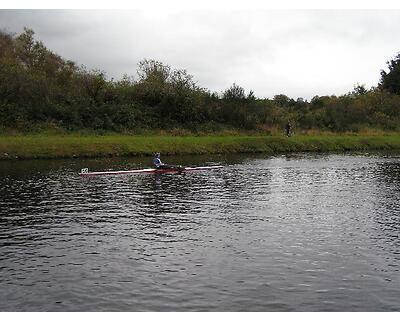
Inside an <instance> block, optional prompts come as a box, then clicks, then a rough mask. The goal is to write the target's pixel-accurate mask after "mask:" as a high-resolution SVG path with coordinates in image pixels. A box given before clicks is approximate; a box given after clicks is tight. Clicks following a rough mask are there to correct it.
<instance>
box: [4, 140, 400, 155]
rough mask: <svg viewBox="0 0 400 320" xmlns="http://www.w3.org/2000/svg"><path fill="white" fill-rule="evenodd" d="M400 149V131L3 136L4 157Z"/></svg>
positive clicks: (272, 153)
mask: <svg viewBox="0 0 400 320" xmlns="http://www.w3.org/2000/svg"><path fill="white" fill-rule="evenodd" d="M373 150H376V151H379V150H400V134H399V135H386V136H384V135H380V136H361V135H360V136H357V135H313V136H311V135H310V136H306V135H303V136H302V135H299V136H293V137H289V138H288V137H284V136H128V135H105V136H95V135H85V136H80V135H26V136H0V160H12V159H66V158H99V157H129V156H150V155H152V154H153V153H154V152H156V151H158V152H161V154H163V155H188V154H218V153H265V154H271V155H274V154H277V153H291V152H335V151H337V152H343V151H373Z"/></svg>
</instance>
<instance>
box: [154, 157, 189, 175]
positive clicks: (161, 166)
mask: <svg viewBox="0 0 400 320" xmlns="http://www.w3.org/2000/svg"><path fill="white" fill-rule="evenodd" d="M153 164H154V166H155V167H156V169H176V170H178V171H179V172H181V171H182V170H183V167H182V166H176V165H171V164H165V163H162V161H161V159H160V153H159V152H156V153H155V154H154V158H153Z"/></svg>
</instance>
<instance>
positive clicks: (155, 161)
mask: <svg viewBox="0 0 400 320" xmlns="http://www.w3.org/2000/svg"><path fill="white" fill-rule="evenodd" d="M153 164H154V166H155V167H156V168H157V169H158V168H160V166H162V165H163V163H162V162H161V159H160V153H159V152H156V153H155V154H154V158H153Z"/></svg>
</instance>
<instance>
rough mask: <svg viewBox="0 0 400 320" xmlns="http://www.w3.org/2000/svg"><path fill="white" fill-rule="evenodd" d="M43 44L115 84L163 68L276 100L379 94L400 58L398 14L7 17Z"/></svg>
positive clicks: (65, 13)
mask: <svg viewBox="0 0 400 320" xmlns="http://www.w3.org/2000/svg"><path fill="white" fill-rule="evenodd" d="M24 26H25V27H29V28H32V29H33V30H34V31H35V33H36V38H37V39H39V40H41V41H43V42H44V44H45V45H46V46H47V47H48V48H49V49H50V50H52V51H54V52H56V53H58V54H60V55H61V56H62V57H64V58H66V59H69V60H73V61H75V62H76V63H77V64H78V65H85V66H86V67H87V68H89V69H100V70H102V71H104V72H105V73H106V74H107V76H108V77H109V78H114V79H120V78H121V77H122V76H123V74H128V75H132V76H135V75H136V69H137V63H138V62H139V61H140V60H142V59H145V58H147V59H155V60H159V61H162V62H163V63H166V64H168V65H170V66H172V67H174V68H178V69H186V70H187V71H188V72H189V73H190V74H192V75H193V76H194V79H195V80H196V81H197V82H198V84H199V85H200V86H201V87H205V88H208V89H209V90H211V91H212V92H222V91H223V90H225V89H227V88H228V87H229V86H231V85H232V83H236V84H238V85H240V86H242V87H244V88H245V89H246V91H247V92H248V91H249V90H253V91H254V92H255V95H256V96H258V97H260V98H262V97H267V98H271V97H273V96H274V95H276V94H286V95H288V96H289V97H292V98H297V97H303V98H306V99H311V98H312V97H313V96H315V95H319V96H322V95H332V94H335V95H340V94H345V93H347V92H349V91H351V90H352V89H353V87H354V86H355V85H356V84H358V83H359V84H365V85H366V87H367V88H369V87H371V86H376V85H377V84H378V82H379V78H380V70H381V69H384V68H386V61H387V60H389V59H391V58H393V57H394V56H395V55H396V54H397V53H398V52H400V37H399V36H398V35H399V34H400V10H267V9H261V10H260V9H259V8H257V9H251V8H250V9H240V10H237V9H235V10H228V9H226V10H220V9H219V10H213V9H211V8H198V9H183V10H180V9H178V8H172V9H168V8H165V7H163V8H162V10H161V9H160V10H157V9H155V8H147V9H142V10H140V9H132V10H128V9H125V10H0V29H2V30H5V31H8V32H13V33H20V32H21V31H22V30H23V27H24Z"/></svg>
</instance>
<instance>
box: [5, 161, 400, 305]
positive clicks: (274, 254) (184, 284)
mask: <svg viewBox="0 0 400 320" xmlns="http://www.w3.org/2000/svg"><path fill="white" fill-rule="evenodd" d="M163 160H164V161H165V162H167V163H180V164H184V165H212V164H222V165H223V166H224V168H222V169H220V170H212V171H211V170H210V171H198V172H191V173H186V174H159V175H151V174H139V175H127V176H101V177H80V176H79V175H78V174H77V173H78V171H79V170H80V169H81V168H83V167H89V169H90V170H110V169H128V168H129V169H130V168H144V167H148V166H150V163H151V159H146V158H125V159H100V160H88V159H86V160H56V161H48V160H46V161H45V160H35V161H28V160H19V161H2V162H0V311H400V304H399V301H400V272H399V268H400V238H399V236H400V156H399V155H398V154H397V155H396V154H341V155H332V154H322V155H321V154H319V155H317V154H295V155H290V156H284V155H282V156H275V157H268V156H263V155H257V156H249V155H241V156H229V157H228V156H224V155H214V156H211V157H210V156H207V157H206V156H191V157H179V158H163Z"/></svg>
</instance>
